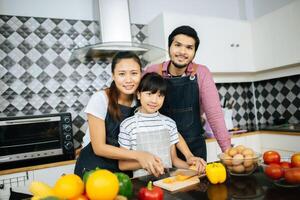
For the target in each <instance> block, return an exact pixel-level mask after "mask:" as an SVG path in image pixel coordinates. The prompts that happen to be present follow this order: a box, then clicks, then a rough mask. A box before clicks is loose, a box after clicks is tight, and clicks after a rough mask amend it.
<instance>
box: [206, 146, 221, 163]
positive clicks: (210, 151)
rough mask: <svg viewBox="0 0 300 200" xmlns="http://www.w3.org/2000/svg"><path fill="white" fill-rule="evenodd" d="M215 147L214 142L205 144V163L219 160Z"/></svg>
mask: <svg viewBox="0 0 300 200" xmlns="http://www.w3.org/2000/svg"><path fill="white" fill-rule="evenodd" d="M216 145H218V144H217V142H216V141H209V142H206V151H207V159H206V160H207V162H214V161H217V160H219V159H218V156H217V149H216Z"/></svg>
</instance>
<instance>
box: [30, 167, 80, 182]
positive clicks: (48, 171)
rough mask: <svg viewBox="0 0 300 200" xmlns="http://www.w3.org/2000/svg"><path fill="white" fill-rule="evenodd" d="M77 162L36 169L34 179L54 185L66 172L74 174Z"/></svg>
mask: <svg viewBox="0 0 300 200" xmlns="http://www.w3.org/2000/svg"><path fill="white" fill-rule="evenodd" d="M74 167H75V164H71V165H63V166H58V167H51V168H45V169H39V170H34V171H33V173H34V180H37V181H42V182H44V183H47V184H49V185H50V186H54V184H55V182H56V180H57V179H58V178H59V177H60V176H62V175H64V174H73V173H74Z"/></svg>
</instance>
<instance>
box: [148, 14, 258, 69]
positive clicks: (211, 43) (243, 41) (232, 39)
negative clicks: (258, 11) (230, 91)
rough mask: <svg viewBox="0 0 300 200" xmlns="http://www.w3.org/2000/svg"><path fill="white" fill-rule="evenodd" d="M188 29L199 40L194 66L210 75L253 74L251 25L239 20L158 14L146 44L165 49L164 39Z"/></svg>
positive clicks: (166, 47)
mask: <svg viewBox="0 0 300 200" xmlns="http://www.w3.org/2000/svg"><path fill="white" fill-rule="evenodd" d="M181 25H190V26H191V27H193V28H195V30H196V31H197V33H198V35H199V38H200V45H199V49H198V51H197V54H196V57H195V59H194V60H195V62H197V63H201V64H205V65H206V66H208V68H209V69H210V70H211V71H212V72H253V71H254V63H253V52H252V51H253V48H252V30H251V24H250V23H249V22H246V21H241V20H231V19H223V18H213V17H202V16H197V15H182V14H175V13H162V14H161V15H159V16H158V17H156V18H155V19H154V20H153V21H151V22H150V23H149V25H148V31H149V43H150V44H153V45H156V46H159V47H161V48H163V49H168V36H169V34H170V33H171V32H172V31H173V30H174V29H175V28H176V27H178V26H181Z"/></svg>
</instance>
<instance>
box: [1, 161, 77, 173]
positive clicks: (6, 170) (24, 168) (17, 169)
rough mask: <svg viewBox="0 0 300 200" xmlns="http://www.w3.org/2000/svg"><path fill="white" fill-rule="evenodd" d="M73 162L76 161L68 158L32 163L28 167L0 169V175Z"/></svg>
mask: <svg viewBox="0 0 300 200" xmlns="http://www.w3.org/2000/svg"><path fill="white" fill-rule="evenodd" d="M75 162H76V160H68V161H61V162H54V163H48V164H43V165H34V166H29V167H21V168H14V169H5V170H1V171H0V176H1V175H6V174H14V173H18V172H26V171H33V170H38V169H45V168H50V167H59V166H64V165H71V164H75Z"/></svg>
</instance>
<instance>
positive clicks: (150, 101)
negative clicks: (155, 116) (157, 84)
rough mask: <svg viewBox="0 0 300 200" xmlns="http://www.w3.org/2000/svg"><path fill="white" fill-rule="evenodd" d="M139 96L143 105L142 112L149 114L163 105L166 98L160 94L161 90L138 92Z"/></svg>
mask: <svg viewBox="0 0 300 200" xmlns="http://www.w3.org/2000/svg"><path fill="white" fill-rule="evenodd" d="M137 97H138V99H139V100H140V102H141V105H142V106H141V109H140V112H142V113H147V114H151V113H155V112H156V111H158V110H159V109H160V108H161V107H162V105H163V103H164V99H165V96H164V95H162V94H160V92H159V91H157V92H156V93H152V92H150V91H144V92H138V93H137Z"/></svg>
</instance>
